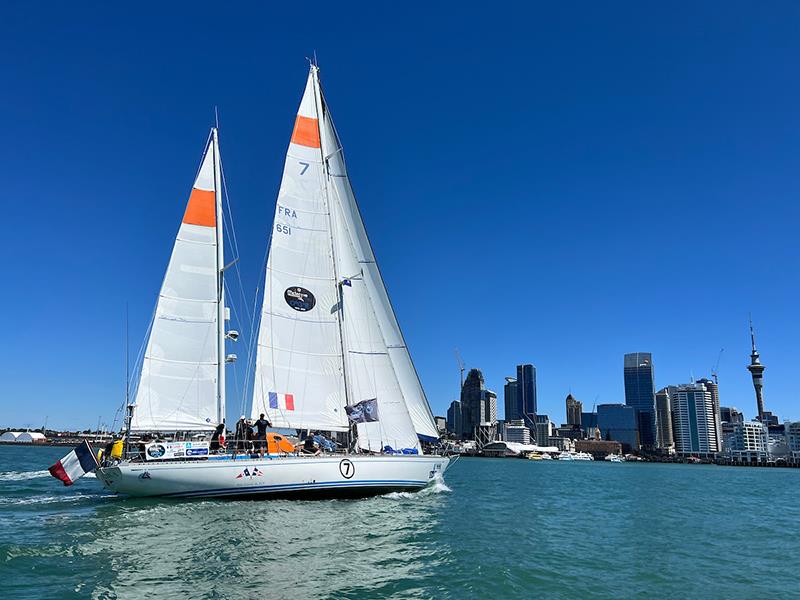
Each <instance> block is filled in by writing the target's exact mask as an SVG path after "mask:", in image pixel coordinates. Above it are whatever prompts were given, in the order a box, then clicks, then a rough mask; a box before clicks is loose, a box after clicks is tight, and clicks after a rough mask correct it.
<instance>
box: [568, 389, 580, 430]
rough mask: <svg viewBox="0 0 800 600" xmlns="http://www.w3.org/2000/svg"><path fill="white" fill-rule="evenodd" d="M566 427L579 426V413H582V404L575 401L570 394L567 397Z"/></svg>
mask: <svg viewBox="0 0 800 600" xmlns="http://www.w3.org/2000/svg"><path fill="white" fill-rule="evenodd" d="M566 403H567V425H577V426H578V427H580V426H581V412H583V402H581V401H580V400H576V399H575V398H574V397H573V396H572V394H571V393H570V394H568V395H567V400H566Z"/></svg>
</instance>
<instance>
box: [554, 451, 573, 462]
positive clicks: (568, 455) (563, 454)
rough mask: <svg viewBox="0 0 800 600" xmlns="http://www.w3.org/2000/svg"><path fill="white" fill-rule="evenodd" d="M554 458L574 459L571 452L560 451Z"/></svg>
mask: <svg viewBox="0 0 800 600" xmlns="http://www.w3.org/2000/svg"><path fill="white" fill-rule="evenodd" d="M556 458H557V459H558V460H575V457H574V456H573V455H572V453H571V452H561V453H560V454H559V455H558V456H557V457H556Z"/></svg>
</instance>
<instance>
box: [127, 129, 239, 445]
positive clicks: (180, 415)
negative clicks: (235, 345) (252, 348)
mask: <svg viewBox="0 0 800 600" xmlns="http://www.w3.org/2000/svg"><path fill="white" fill-rule="evenodd" d="M220 180H221V175H220V159H219V144H218V140H217V131H216V129H212V131H211V135H210V137H209V141H208V143H207V144H206V149H205V152H204V154H203V161H202V164H201V166H200V171H199V172H198V174H197V178H196V180H195V183H194V186H193V187H192V192H191V195H190V196H189V202H188V205H187V207H186V212H185V214H184V216H183V220H182V222H181V225H180V228H179V229H178V235H177V238H176V239H175V245H174V247H173V249H172V256H171V257H170V260H169V265H168V266H167V272H166V275H165V276H164V282H163V284H162V286H161V292H160V293H159V296H158V303H157V305H156V310H155V315H154V318H153V324H152V327H151V329H150V337H149V339H148V340H147V346H146V349H145V354H144V360H143V362H142V369H141V375H140V378H139V382H138V386H137V388H136V395H135V399H136V401H135V408H134V411H133V419H132V423H131V429H132V430H134V431H158V430H160V431H184V430H212V429H214V427H216V425H217V423H221V422H222V419H223V418H224V415H225V379H224V374H225V371H224V360H225V358H224V335H223V327H224V322H225V314H224V290H223V286H222V277H221V272H222V265H223V250H222V248H223V246H222V243H223V242H222V209H221V200H220V193H219V192H220V187H221V185H220Z"/></svg>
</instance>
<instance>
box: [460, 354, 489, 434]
mask: <svg viewBox="0 0 800 600" xmlns="http://www.w3.org/2000/svg"><path fill="white" fill-rule="evenodd" d="M485 392H486V387H485V385H484V380H483V373H481V372H480V370H479V369H470V370H469V373H467V378H466V379H465V380H464V385H463V387H462V388H461V438H462V439H466V440H472V439H475V428H476V427H477V426H478V425H479V424H480V423H481V421H482V420H483V419H482V417H483V412H484V408H485V406H484V400H485Z"/></svg>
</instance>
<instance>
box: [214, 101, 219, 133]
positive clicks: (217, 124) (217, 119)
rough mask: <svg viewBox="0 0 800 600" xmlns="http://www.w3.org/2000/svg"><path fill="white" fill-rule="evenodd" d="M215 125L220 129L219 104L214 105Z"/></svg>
mask: <svg viewBox="0 0 800 600" xmlns="http://www.w3.org/2000/svg"><path fill="white" fill-rule="evenodd" d="M214 127H216V128H217V129H219V110H217V105H216V104H215V105H214Z"/></svg>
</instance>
